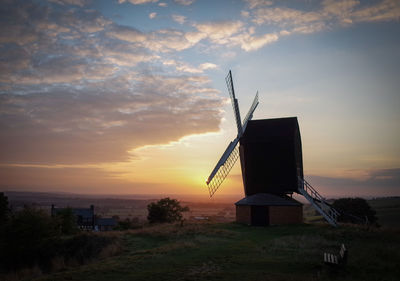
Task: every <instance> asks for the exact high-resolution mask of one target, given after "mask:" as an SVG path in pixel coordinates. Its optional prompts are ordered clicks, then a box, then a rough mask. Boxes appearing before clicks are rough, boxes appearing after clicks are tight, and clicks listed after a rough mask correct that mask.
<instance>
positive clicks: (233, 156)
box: [207, 138, 239, 197]
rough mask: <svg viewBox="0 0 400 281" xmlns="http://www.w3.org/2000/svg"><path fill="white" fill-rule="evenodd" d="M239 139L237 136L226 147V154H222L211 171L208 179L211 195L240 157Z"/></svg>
mask: <svg viewBox="0 0 400 281" xmlns="http://www.w3.org/2000/svg"><path fill="white" fill-rule="evenodd" d="M238 142H239V139H238V138H236V139H235V140H234V141H232V142H231V143H230V144H229V145H228V147H227V148H226V150H225V152H224V154H222V157H221V159H219V161H218V163H217V165H216V166H215V168H214V170H213V171H212V172H211V174H210V176H209V177H208V179H207V186H208V192H209V194H210V197H212V196H213V195H214V193H215V192H216V191H217V189H218V187H219V186H220V185H221V184H222V182H223V181H224V180H225V178H226V177H227V176H228V174H229V172H230V171H231V169H232V167H233V165H235V163H236V161H237V159H238V158H239V147H238V145H237V144H238Z"/></svg>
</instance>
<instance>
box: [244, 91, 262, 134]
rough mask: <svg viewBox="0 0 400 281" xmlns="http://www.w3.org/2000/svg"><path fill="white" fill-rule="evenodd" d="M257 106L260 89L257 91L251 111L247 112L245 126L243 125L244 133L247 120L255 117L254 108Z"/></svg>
mask: <svg viewBox="0 0 400 281" xmlns="http://www.w3.org/2000/svg"><path fill="white" fill-rule="evenodd" d="M257 106H258V91H257V93H256V96H255V97H254V100H253V103H252V104H251V106H250V109H249V112H248V113H247V115H246V117H245V118H244V120H243V126H242V128H243V133H244V130H246V127H247V122H249V120H251V119H252V118H253V113H254V110H256V108H257Z"/></svg>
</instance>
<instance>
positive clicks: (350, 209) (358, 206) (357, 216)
mask: <svg viewBox="0 0 400 281" xmlns="http://www.w3.org/2000/svg"><path fill="white" fill-rule="evenodd" d="M332 206H333V207H334V208H335V209H336V210H337V211H339V213H340V216H339V218H338V221H340V222H349V223H366V222H368V223H376V221H377V218H376V216H375V215H376V212H375V211H374V210H373V209H372V208H371V206H370V205H369V204H368V202H367V201H366V200H365V199H362V198H341V199H338V200H335V202H333V204H332ZM367 219H368V220H367Z"/></svg>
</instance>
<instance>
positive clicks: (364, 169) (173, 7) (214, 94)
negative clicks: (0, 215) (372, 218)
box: [0, 0, 400, 199]
mask: <svg viewBox="0 0 400 281" xmlns="http://www.w3.org/2000/svg"><path fill="white" fill-rule="evenodd" d="M399 65H400V2H399V1H397V0H380V1H356V0H349V1H332V0H324V1H314V0H292V1H285V0H282V1H266V0H243V1H235V0H231V1H224V0H221V1H207V0H174V1H172V0H171V1H162V0H160V1H158V0H119V1H117V0H99V1H94V0H92V1H91V0H48V1H29V0H27V1H18V0H16V1H8V0H2V1H1V5H0V190H3V191H42V192H69V193H84V194H120V195H121V194H198V195H207V194H208V191H207V186H206V184H205V180H206V179H207V177H208V176H209V174H210V172H211V170H212V169H213V168H214V166H215V164H216V162H217V161H218V159H219V158H220V156H221V154H222V153H223V151H224V150H225V148H226V146H227V145H228V143H229V142H230V141H231V140H233V139H234V138H235V137H236V134H237V132H236V125H235V120H234V116H233V112H232V106H231V104H230V100H229V95H228V91H227V89H226V85H225V80H224V78H225V76H226V75H227V73H228V71H229V70H230V69H231V70H232V73H233V81H234V85H235V90H236V96H237V98H238V100H239V107H240V111H241V114H242V117H244V115H245V114H246V112H247V110H248V108H249V107H250V105H251V102H252V99H253V97H254V95H255V93H256V91H257V90H258V91H259V95H260V97H259V100H260V104H259V106H258V108H257V109H256V111H255V114H254V117H253V119H266V118H278V117H289V116H297V118H298V121H299V126H300V133H301V137H302V146H303V165H304V174H305V179H306V180H307V181H309V182H310V183H311V184H312V185H313V186H314V187H315V188H316V189H317V190H319V191H320V192H321V194H323V195H325V196H327V197H329V196H331V197H333V196H364V197H366V196H399V195H400V145H399V144H400V126H399V121H400V110H399V108H400V79H399V77H400V75H399V73H400V71H399ZM228 194H230V195H232V194H233V195H237V196H238V198H240V197H241V196H243V184H242V179H241V174H240V164H239V162H238V163H236V165H235V167H234V168H233V170H232V171H231V173H230V175H229V176H228V178H227V179H226V181H225V182H224V183H223V185H222V186H221V187H220V190H218V192H217V193H216V194H215V195H214V197H216V198H217V199H218V196H219V197H220V198H221V196H224V195H228Z"/></svg>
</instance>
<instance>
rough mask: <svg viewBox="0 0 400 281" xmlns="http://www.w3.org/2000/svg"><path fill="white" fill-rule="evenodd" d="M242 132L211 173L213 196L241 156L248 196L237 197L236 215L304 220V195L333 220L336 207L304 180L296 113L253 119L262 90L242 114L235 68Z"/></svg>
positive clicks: (247, 219)
mask: <svg viewBox="0 0 400 281" xmlns="http://www.w3.org/2000/svg"><path fill="white" fill-rule="evenodd" d="M226 83H227V86H228V91H229V95H230V97H231V101H232V106H233V112H234V115H235V119H236V125H237V130H238V134H237V136H236V138H235V139H234V140H233V141H231V142H230V143H229V145H228V147H227V148H226V150H225V152H224V153H223V154H222V157H221V158H220V160H219V161H218V163H217V165H216V166H215V168H214V169H213V171H212V172H211V174H210V176H209V177H208V179H207V186H208V189H209V193H210V197H211V196H213V194H214V193H215V192H216V191H217V189H218V188H219V186H220V185H221V184H222V182H223V181H224V179H225V178H226V177H227V175H228V174H229V172H230V170H231V169H232V167H233V165H234V164H235V162H236V161H237V159H238V158H239V157H240V163H241V169H242V178H243V185H244V193H245V197H244V198H243V199H241V200H240V201H238V202H236V204H235V205H236V220H237V221H238V222H243V223H247V224H251V225H270V224H286V223H301V222H302V220H303V213H302V204H301V203H299V202H298V201H296V200H294V199H293V198H292V194H293V193H299V194H301V195H303V196H304V197H305V198H306V199H307V200H308V201H309V202H310V203H311V204H312V205H313V206H314V207H315V209H316V210H317V211H318V212H319V213H320V214H321V215H322V216H323V217H324V218H325V219H326V220H327V221H328V222H329V223H330V224H332V225H334V226H337V223H336V219H337V216H338V212H337V211H336V210H335V209H334V208H332V207H331V206H330V205H329V204H328V203H327V202H326V200H325V199H324V198H323V197H322V196H321V195H320V194H319V193H318V192H317V191H316V190H315V189H314V188H313V187H312V186H311V185H310V184H309V183H308V182H306V181H305V180H304V175H303V159H302V147H301V137H300V129H299V124H298V122H297V118H296V117H288V118H276V119H262V120H251V119H252V117H253V113H254V111H255V110H256V108H257V106H258V103H259V102H258V92H257V94H256V96H255V98H254V101H253V103H252V105H251V107H250V110H249V112H248V113H247V115H246V117H245V118H244V120H243V123H242V121H241V118H240V112H239V104H238V101H237V99H236V96H235V89H234V86H233V80H232V72H231V71H229V73H228V75H227V77H226Z"/></svg>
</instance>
